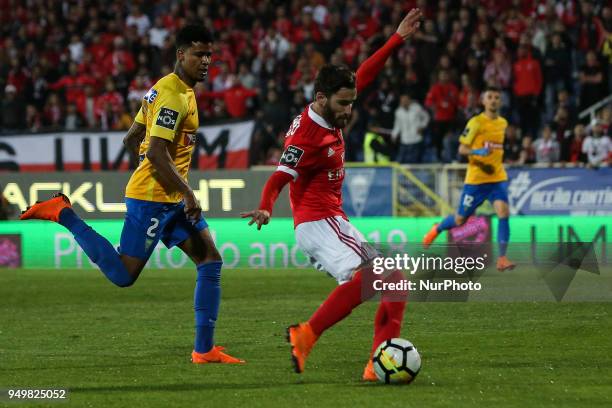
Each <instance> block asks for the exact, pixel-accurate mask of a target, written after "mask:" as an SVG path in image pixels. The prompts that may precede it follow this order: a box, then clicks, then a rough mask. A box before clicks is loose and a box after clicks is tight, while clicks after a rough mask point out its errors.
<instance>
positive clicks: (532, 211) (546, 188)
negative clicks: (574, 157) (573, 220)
mask: <svg viewBox="0 0 612 408" xmlns="http://www.w3.org/2000/svg"><path fill="white" fill-rule="evenodd" d="M508 178H509V182H510V183H509V187H508V195H509V199H510V211H511V213H512V214H519V215H612V169H610V168H602V169H597V170H596V169H523V168H520V169H509V170H508Z"/></svg>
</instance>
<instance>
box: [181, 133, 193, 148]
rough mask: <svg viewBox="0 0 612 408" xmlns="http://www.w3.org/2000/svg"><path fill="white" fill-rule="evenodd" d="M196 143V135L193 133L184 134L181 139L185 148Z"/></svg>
mask: <svg viewBox="0 0 612 408" xmlns="http://www.w3.org/2000/svg"><path fill="white" fill-rule="evenodd" d="M195 141H196V135H195V134H193V133H185V134H184V137H183V144H184V145H186V146H191V145H192V144H195Z"/></svg>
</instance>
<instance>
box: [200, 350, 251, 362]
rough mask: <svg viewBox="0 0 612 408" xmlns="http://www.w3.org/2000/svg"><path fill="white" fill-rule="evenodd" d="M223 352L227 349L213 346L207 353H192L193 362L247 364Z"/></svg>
mask: <svg viewBox="0 0 612 408" xmlns="http://www.w3.org/2000/svg"><path fill="white" fill-rule="evenodd" d="M222 350H225V347H222V346H213V348H212V349H211V350H210V351H209V352H207V353H198V352H196V351H193V352H192V353H191V362H192V363H194V364H208V363H221V364H244V363H245V362H246V361H244V360H241V359H239V358H236V357H232V356H230V355H229V354H225V353H223V352H222Z"/></svg>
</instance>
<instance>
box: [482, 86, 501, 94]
mask: <svg viewBox="0 0 612 408" xmlns="http://www.w3.org/2000/svg"><path fill="white" fill-rule="evenodd" d="M489 91H491V92H501V88H500V87H499V86H495V85H487V86H486V87H485V89H484V91H483V93H484V92H489Z"/></svg>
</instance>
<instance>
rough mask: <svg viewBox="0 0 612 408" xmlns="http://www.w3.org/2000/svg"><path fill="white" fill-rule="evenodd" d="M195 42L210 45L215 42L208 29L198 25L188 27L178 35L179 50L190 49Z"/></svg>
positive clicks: (177, 44)
mask: <svg viewBox="0 0 612 408" xmlns="http://www.w3.org/2000/svg"><path fill="white" fill-rule="evenodd" d="M194 42H202V43H210V42H213V36H212V34H211V32H210V31H208V30H207V29H206V27H204V26H202V25H197V24H189V25H186V26H185V27H183V28H181V29H180V30H179V32H178V33H177V34H176V41H175V47H176V49H177V50H179V49H185V48H189V47H191V45H192V43H194Z"/></svg>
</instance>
